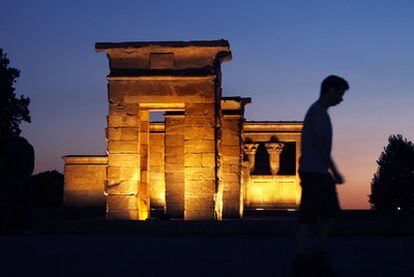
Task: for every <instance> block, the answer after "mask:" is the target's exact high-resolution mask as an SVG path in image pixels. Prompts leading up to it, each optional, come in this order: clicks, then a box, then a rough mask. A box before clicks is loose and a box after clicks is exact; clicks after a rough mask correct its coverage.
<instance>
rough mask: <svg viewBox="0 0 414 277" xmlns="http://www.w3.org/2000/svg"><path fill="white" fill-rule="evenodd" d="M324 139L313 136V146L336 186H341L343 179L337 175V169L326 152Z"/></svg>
mask: <svg viewBox="0 0 414 277" xmlns="http://www.w3.org/2000/svg"><path fill="white" fill-rule="evenodd" d="M326 145H327V142H326V139H325V138H324V137H321V136H315V146H316V148H317V149H318V151H319V153H320V154H321V156H322V160H323V163H324V164H325V165H326V166H327V167H328V169H330V170H331V172H332V175H333V177H334V179H335V182H336V183H337V184H343V183H344V178H343V177H342V175H341V174H340V173H339V171H338V169H337V168H336V165H335V163H334V161H333V159H332V157H331V155H330V154H329V152H328V150H327V149H326Z"/></svg>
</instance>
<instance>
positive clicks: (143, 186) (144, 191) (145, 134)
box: [138, 109, 150, 219]
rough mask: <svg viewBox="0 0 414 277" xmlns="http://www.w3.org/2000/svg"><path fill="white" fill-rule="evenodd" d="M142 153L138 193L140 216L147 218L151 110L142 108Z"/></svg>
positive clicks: (148, 207) (148, 205) (148, 206)
mask: <svg viewBox="0 0 414 277" xmlns="http://www.w3.org/2000/svg"><path fill="white" fill-rule="evenodd" d="M139 114H140V119H141V132H140V154H141V182H140V186H139V194H138V209H139V218H140V219H146V218H147V217H148V216H149V211H150V193H149V133H150V127H149V111H148V110H143V109H141V110H140V113H139Z"/></svg>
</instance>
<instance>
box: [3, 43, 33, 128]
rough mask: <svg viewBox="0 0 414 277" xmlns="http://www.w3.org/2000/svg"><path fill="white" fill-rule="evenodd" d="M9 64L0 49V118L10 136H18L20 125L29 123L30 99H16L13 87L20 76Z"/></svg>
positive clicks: (21, 97)
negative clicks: (24, 122) (23, 122)
mask: <svg viewBox="0 0 414 277" xmlns="http://www.w3.org/2000/svg"><path fill="white" fill-rule="evenodd" d="M9 63H10V61H9V59H8V58H7V55H6V54H5V53H3V49H1V48H0V117H1V118H2V119H3V120H4V121H2V122H4V123H3V124H6V125H7V126H6V127H7V128H8V130H9V132H10V133H11V134H13V135H19V134H20V132H21V130H20V128H19V125H20V123H21V122H22V121H26V122H30V115H29V113H30V112H29V108H28V107H29V104H30V98H29V97H25V96H23V95H22V96H20V98H17V97H16V94H15V93H14V91H15V88H14V86H13V85H14V83H15V82H16V79H17V78H18V77H19V76H20V71H19V70H18V69H16V68H13V67H10V66H9Z"/></svg>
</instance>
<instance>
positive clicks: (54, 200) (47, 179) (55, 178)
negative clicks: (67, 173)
mask: <svg viewBox="0 0 414 277" xmlns="http://www.w3.org/2000/svg"><path fill="white" fill-rule="evenodd" d="M32 183H33V204H34V205H35V206H36V207H39V208H54V207H60V206H61V205H62V200H63V174H62V173H59V172H58V171H56V170H53V171H45V172H41V173H39V174H36V175H33V176H32Z"/></svg>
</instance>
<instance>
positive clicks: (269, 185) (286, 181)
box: [244, 175, 301, 209]
mask: <svg viewBox="0 0 414 277" xmlns="http://www.w3.org/2000/svg"><path fill="white" fill-rule="evenodd" d="M245 190H246V191H245V201H244V205H245V208H246V209H257V208H263V209H289V208H291V209H297V208H298V207H299V203H300V196H301V190H300V186H299V180H298V179H297V177H296V176H272V175H252V176H251V177H250V180H249V183H248V184H246V187H245Z"/></svg>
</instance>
